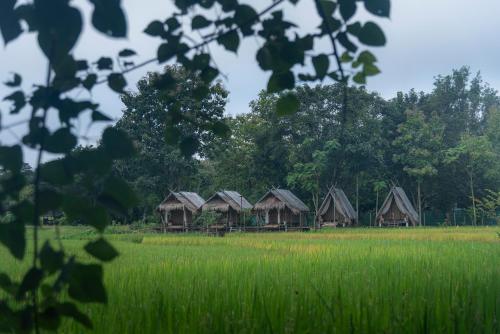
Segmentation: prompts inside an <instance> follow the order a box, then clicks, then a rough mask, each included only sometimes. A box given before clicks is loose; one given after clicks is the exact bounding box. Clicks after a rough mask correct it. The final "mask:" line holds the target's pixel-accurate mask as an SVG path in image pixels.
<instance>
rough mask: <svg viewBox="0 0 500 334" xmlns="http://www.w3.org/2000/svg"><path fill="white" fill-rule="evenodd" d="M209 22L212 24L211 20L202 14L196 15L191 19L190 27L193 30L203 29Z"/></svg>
mask: <svg viewBox="0 0 500 334" xmlns="http://www.w3.org/2000/svg"><path fill="white" fill-rule="evenodd" d="M210 24H212V21H209V20H207V19H206V18H205V17H204V16H202V15H196V16H195V17H193V19H192V20H191V29H193V30H196V29H203V28H206V27H208V26H209V25H210Z"/></svg>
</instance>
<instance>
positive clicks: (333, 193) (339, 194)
mask: <svg viewBox="0 0 500 334" xmlns="http://www.w3.org/2000/svg"><path fill="white" fill-rule="evenodd" d="M334 203H335V204H334ZM330 205H335V209H336V210H337V212H339V213H340V214H341V215H342V216H344V217H346V218H348V219H350V220H356V218H357V214H356V211H355V210H354V208H353V207H352V205H351V202H349V200H348V199H347V196H346V195H345V193H344V191H343V190H342V189H339V188H335V187H331V188H330V190H328V194H326V197H325V199H324V201H323V203H322V204H321V206H320V207H319V215H323V214H325V213H326V212H327V211H328V208H329V207H330Z"/></svg>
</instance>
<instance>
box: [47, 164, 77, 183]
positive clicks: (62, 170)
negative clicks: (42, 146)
mask: <svg viewBox="0 0 500 334" xmlns="http://www.w3.org/2000/svg"><path fill="white" fill-rule="evenodd" d="M40 168H41V171H40V172H41V173H40V175H41V178H42V180H44V181H46V182H49V183H50V184H53V185H66V184H69V183H71V182H72V181H73V171H72V166H71V163H70V160H69V159H68V158H64V159H58V160H53V161H49V162H46V163H44V164H43V165H42V166H41V167H40Z"/></svg>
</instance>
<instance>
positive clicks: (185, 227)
mask: <svg viewBox="0 0 500 334" xmlns="http://www.w3.org/2000/svg"><path fill="white" fill-rule="evenodd" d="M182 220H183V224H184V232H187V221H186V220H187V219H186V207H185V206H184V205H183V206H182Z"/></svg>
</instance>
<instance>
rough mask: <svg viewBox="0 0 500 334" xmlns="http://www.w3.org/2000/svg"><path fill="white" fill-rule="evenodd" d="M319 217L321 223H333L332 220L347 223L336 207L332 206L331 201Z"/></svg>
mask: <svg viewBox="0 0 500 334" xmlns="http://www.w3.org/2000/svg"><path fill="white" fill-rule="evenodd" d="M334 215H335V219H334ZM321 219H322V221H323V223H333V222H334V221H335V222H336V223H339V224H343V223H347V220H346V219H345V217H344V216H343V215H341V214H340V212H339V211H338V209H337V208H336V207H335V206H334V204H333V201H331V202H330V205H329V206H328V210H327V211H326V212H325V213H324V214H323V215H322V216H321Z"/></svg>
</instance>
